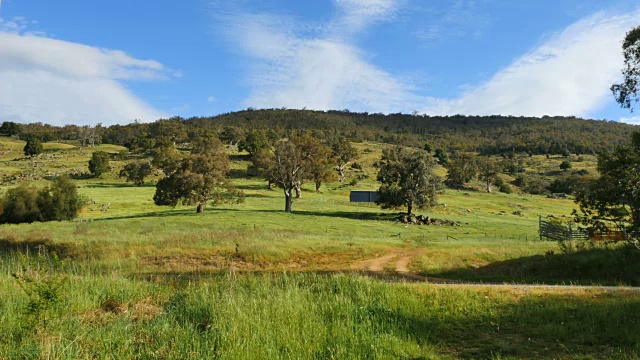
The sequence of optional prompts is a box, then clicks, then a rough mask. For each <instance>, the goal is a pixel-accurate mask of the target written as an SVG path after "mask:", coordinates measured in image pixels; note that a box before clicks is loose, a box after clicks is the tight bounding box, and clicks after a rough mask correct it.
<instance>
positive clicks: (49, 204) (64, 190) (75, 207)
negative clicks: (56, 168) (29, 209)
mask: <svg viewBox="0 0 640 360" xmlns="http://www.w3.org/2000/svg"><path fill="white" fill-rule="evenodd" d="M37 204H38V209H39V211H40V219H39V220H40V221H63V220H71V219H74V218H76V217H77V216H78V213H79V212H80V209H82V207H83V206H84V204H85V201H84V200H83V199H82V198H81V197H80V196H79V195H78V190H77V188H76V185H75V184H74V183H73V182H71V181H70V180H69V179H68V178H66V177H59V178H56V179H55V180H53V185H52V186H51V187H47V188H44V189H42V190H40V191H38V196H37Z"/></svg>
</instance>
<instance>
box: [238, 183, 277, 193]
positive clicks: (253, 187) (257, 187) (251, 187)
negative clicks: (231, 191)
mask: <svg viewBox="0 0 640 360" xmlns="http://www.w3.org/2000/svg"><path fill="white" fill-rule="evenodd" d="M234 187H235V188H236V189H240V190H264V191H274V189H271V190H269V189H267V182H266V181H265V182H264V184H260V185H254V184H237V185H234Z"/></svg>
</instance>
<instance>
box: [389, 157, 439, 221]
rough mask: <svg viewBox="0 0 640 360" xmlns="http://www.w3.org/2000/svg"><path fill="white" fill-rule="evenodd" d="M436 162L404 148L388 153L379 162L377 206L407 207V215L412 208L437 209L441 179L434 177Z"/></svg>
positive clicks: (410, 213)
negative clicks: (435, 207) (431, 207)
mask: <svg viewBox="0 0 640 360" xmlns="http://www.w3.org/2000/svg"><path fill="white" fill-rule="evenodd" d="M435 165H436V162H435V160H434V159H433V158H432V157H431V156H430V155H428V154H427V153H426V152H424V151H422V150H418V151H416V152H411V151H409V150H406V149H404V148H401V147H394V148H392V149H386V150H384V151H383V153H382V158H381V159H380V171H379V172H378V181H380V184H381V185H380V189H379V190H378V195H379V197H378V204H379V205H380V206H382V208H400V207H403V206H406V208H407V215H409V216H410V215H412V212H413V207H414V206H416V207H419V208H427V207H430V206H432V205H435V203H436V199H437V192H438V190H440V188H441V186H442V179H440V177H438V176H436V175H435V174H434V173H433V169H434V167H435Z"/></svg>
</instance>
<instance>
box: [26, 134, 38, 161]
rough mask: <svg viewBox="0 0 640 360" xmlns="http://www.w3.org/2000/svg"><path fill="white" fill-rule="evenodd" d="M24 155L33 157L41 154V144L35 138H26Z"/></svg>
mask: <svg viewBox="0 0 640 360" xmlns="http://www.w3.org/2000/svg"><path fill="white" fill-rule="evenodd" d="M23 150H24V155H25V156H31V157H34V156H36V155H39V154H42V151H43V148H42V143H41V142H40V140H38V139H37V138H35V137H33V136H30V137H28V138H27V143H26V144H25V145H24V149H23Z"/></svg>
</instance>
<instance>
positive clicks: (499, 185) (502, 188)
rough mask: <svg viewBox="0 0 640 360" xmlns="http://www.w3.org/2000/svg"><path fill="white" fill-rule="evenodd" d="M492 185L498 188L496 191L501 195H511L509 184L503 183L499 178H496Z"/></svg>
mask: <svg viewBox="0 0 640 360" xmlns="http://www.w3.org/2000/svg"><path fill="white" fill-rule="evenodd" d="M493 185H495V186H496V187H497V188H498V191H500V192H501V193H505V194H511V192H512V191H511V186H509V184H507V183H505V182H504V180H503V179H502V178H500V177H497V178H496V179H495V180H494V181H493Z"/></svg>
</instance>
